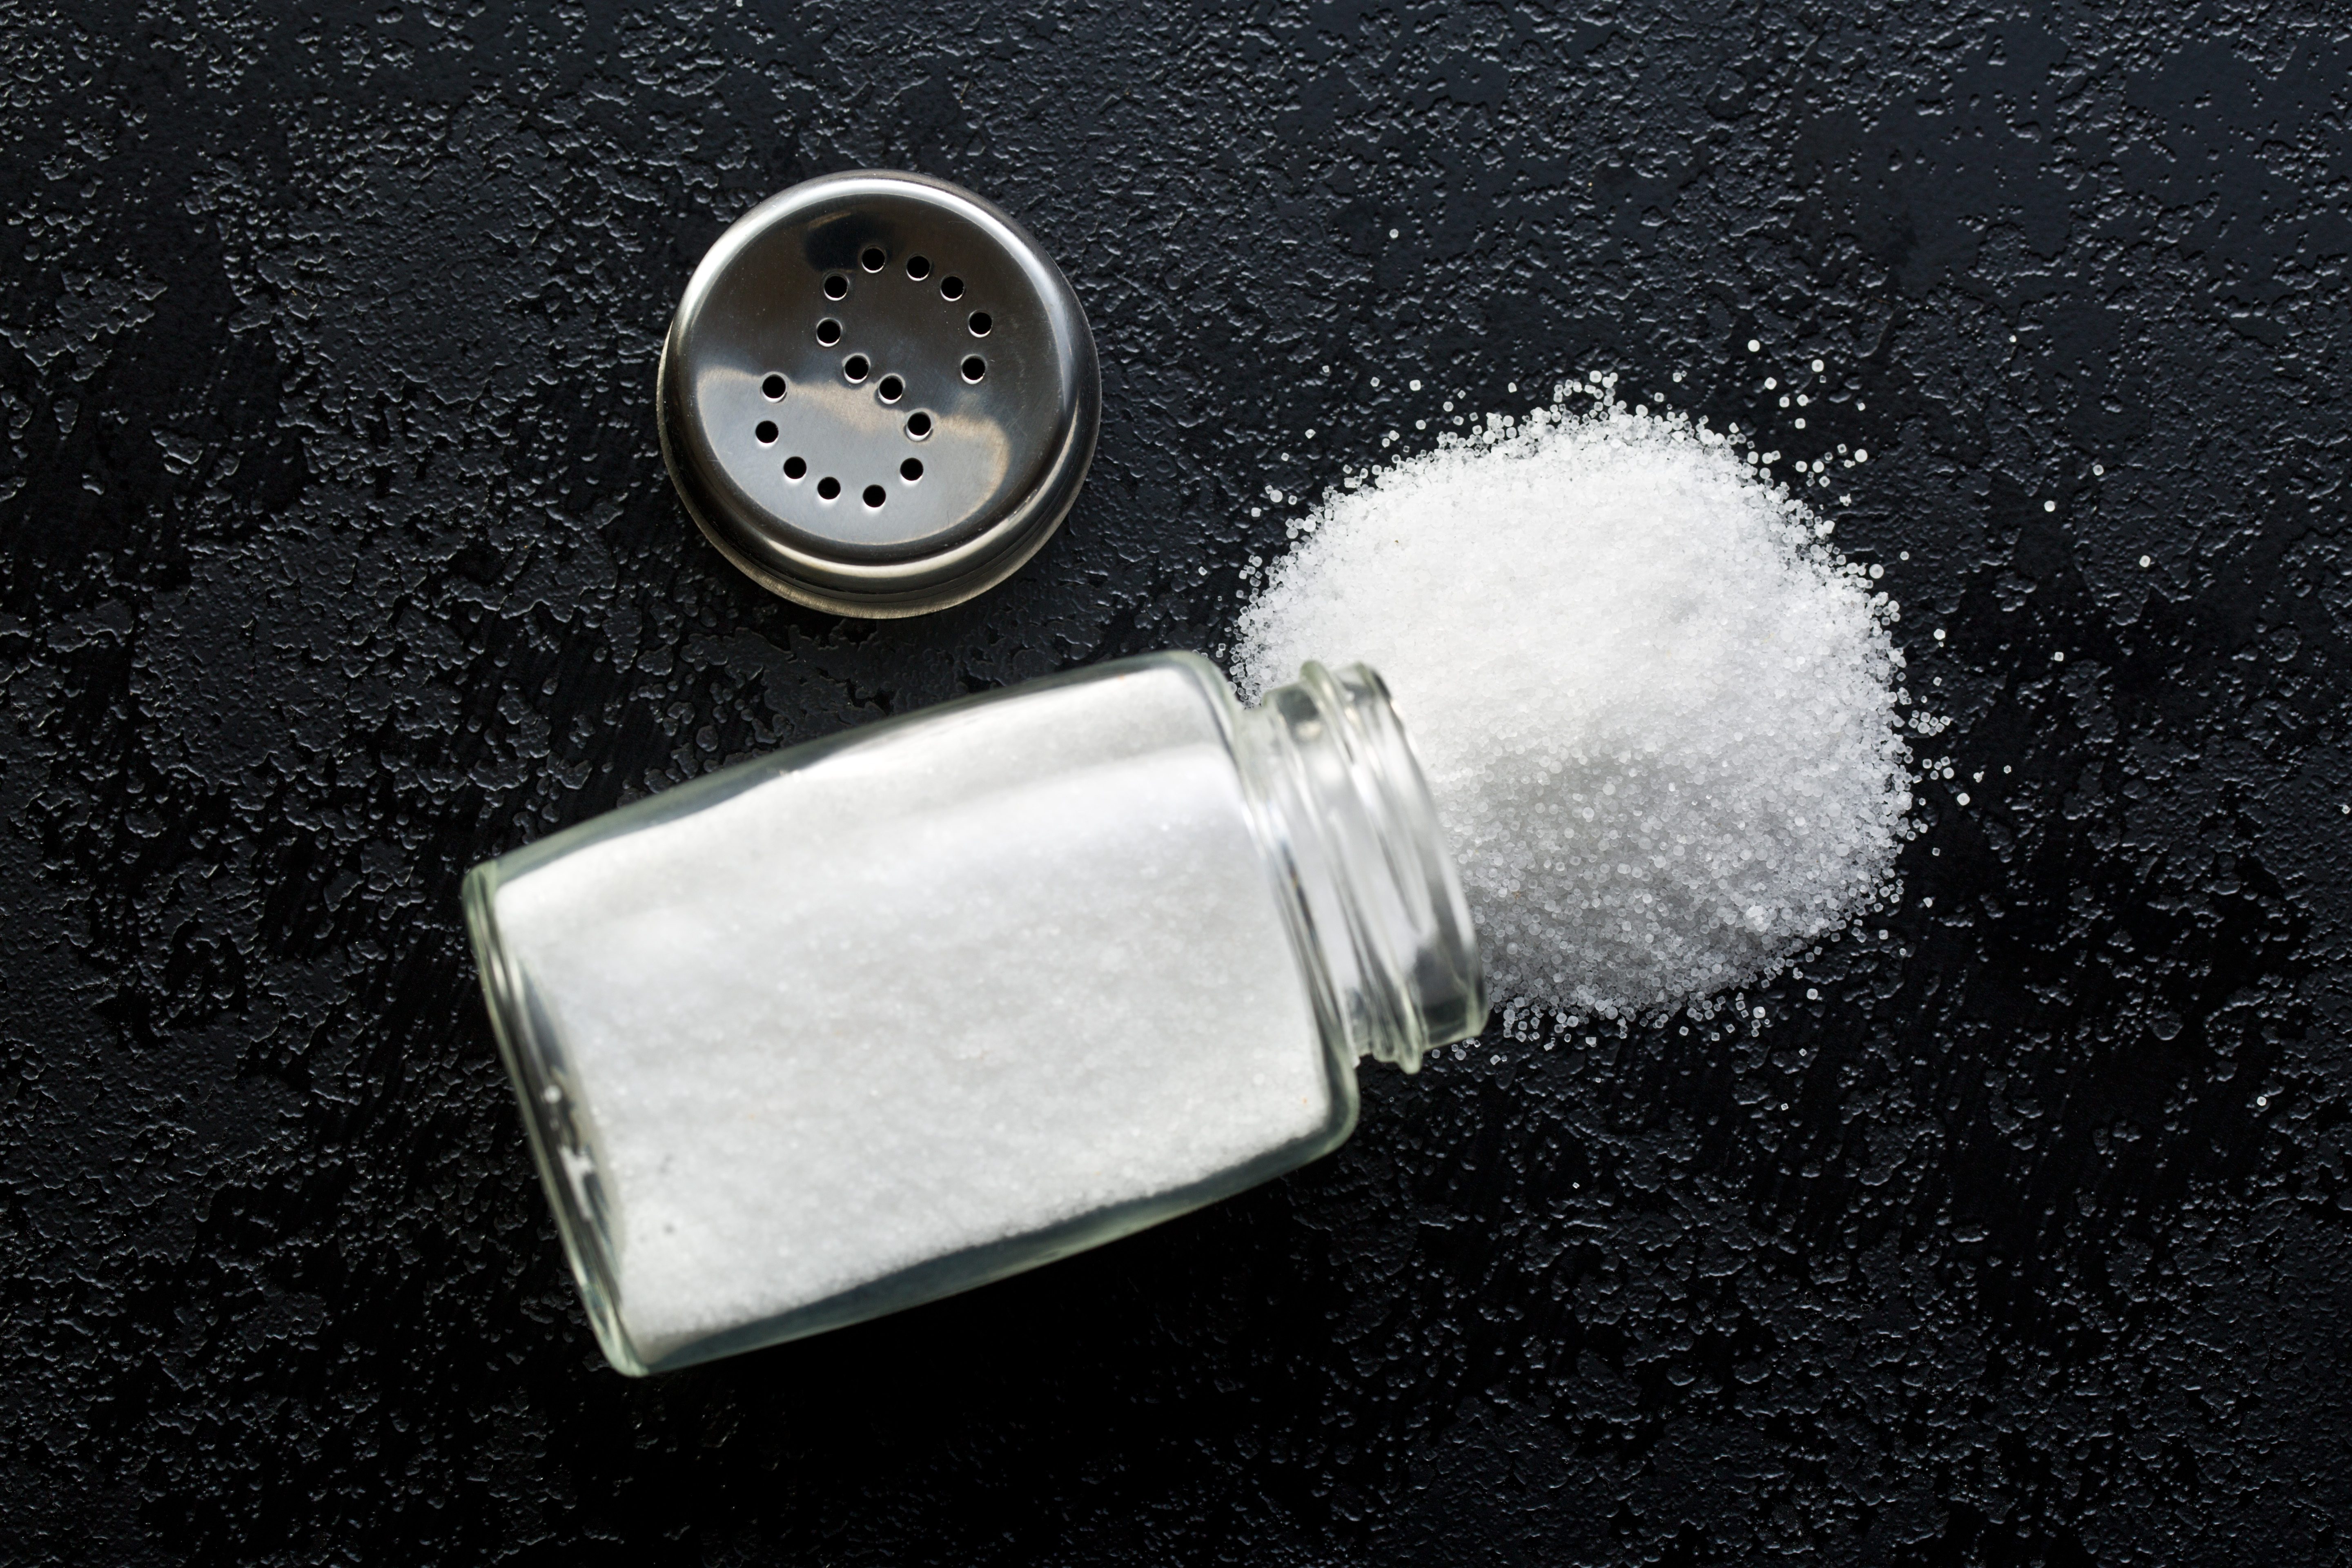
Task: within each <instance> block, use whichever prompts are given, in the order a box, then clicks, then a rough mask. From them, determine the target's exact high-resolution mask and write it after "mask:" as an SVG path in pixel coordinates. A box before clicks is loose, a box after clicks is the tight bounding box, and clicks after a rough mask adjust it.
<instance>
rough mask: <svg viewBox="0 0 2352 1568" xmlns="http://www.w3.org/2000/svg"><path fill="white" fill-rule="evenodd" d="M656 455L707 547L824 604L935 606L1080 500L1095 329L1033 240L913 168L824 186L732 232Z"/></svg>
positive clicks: (666, 352)
mask: <svg viewBox="0 0 2352 1568" xmlns="http://www.w3.org/2000/svg"><path fill="white" fill-rule="evenodd" d="M656 403H657V405H658V415H659V419H660V425H661V443H662V457H663V459H664V460H665V461H666V462H667V464H668V465H669V474H670V479H671V482H672V483H674V484H675V485H676V486H677V493H678V495H679V497H680V498H681V499H682V500H684V501H685V502H686V508H687V510H688V512H690V513H691V514H692V515H693V517H694V521H695V522H696V523H697V524H698V525H699V526H700V527H701V529H702V531H703V533H704V534H705V535H706V536H708V537H709V540H710V542H711V543H713V544H715V545H717V546H718V547H719V550H720V551H721V552H723V553H724V554H725V555H726V557H727V558H728V559H729V560H730V561H732V562H733V563H735V564H736V565H737V566H739V567H740V568H742V570H743V571H744V572H745V573H747V574H749V575H750V576H751V578H752V579H753V580H754V581H756V582H758V583H760V584H761V585H762V586H764V587H766V588H768V589H770V590H771V591H772V592H774V593H778V594H782V595H784V596H785V597H786V598H788V599H795V600H798V601H799V602H800V603H802V604H804V605H814V606H815V607H817V608H818V609H823V610H830V611H834V612H835V613H837V614H840V615H848V616H876V617H883V616H914V615H920V614H922V613H924V612H925V611H929V610H938V609H944V608H946V607H947V606H948V605H953V604H958V603H961V601H963V600H965V599H969V598H971V596H972V595H975V594H979V593H981V592H982V591H984V590H986V589H988V588H990V587H992V586H994V585H995V584H998V583H1000V582H1003V580H1004V579H1005V578H1006V577H1008V576H1010V575H1012V574H1013V572H1015V571H1017V570H1018V569H1019V568H1020V566H1021V563H1023V562H1024V561H1026V560H1028V559H1029V557H1030V556H1031V555H1033V554H1034V553H1035V552H1036V551H1037V548H1038V546H1040V545H1042V544H1043V543H1045V541H1046V540H1047V539H1048V538H1050V537H1051V536H1052V534H1053V532H1054V530H1055V528H1057V527H1059V526H1060V524H1061V521H1062V518H1063V516H1064V515H1065V514H1066V513H1067V512H1068V510H1070V503H1071V502H1072V501H1074V500H1076V499H1077V493H1078V486H1079V484H1080V482H1081V481H1083V480H1084V479H1085V478H1086V471H1087V462H1088V461H1089V460H1090V459H1091V458H1093V456H1094V447H1095V435H1096V432H1097V429H1098V428H1099V426H1100V425H1101V421H1102V384H1101V374H1100V372H1099V370H1098V369H1097V363H1096V360H1095V343H1094V334H1093V333H1092V332H1091V331H1088V330H1087V318H1086V312H1085V311H1084V310H1081V309H1080V308H1079V306H1078V300H1077V296H1076V294H1074V293H1072V292H1071V290H1070V286H1069V283H1068V282H1067V281H1066V279H1064V278H1063V277H1062V273H1061V269H1060V268H1056V267H1055V265H1054V263H1053V260H1052V258H1049V257H1047V256H1046V255H1045V252H1044V251H1043V250H1041V249H1039V248H1038V247H1037V243H1036V241H1034V240H1033V239H1032V238H1030V237H1029V236H1028V235H1027V234H1025V233H1024V232H1023V230H1022V228H1021V226H1019V225H1018V224H1016V223H1014V222H1013V220H1012V219H1011V218H1010V217H1007V216H1005V215H1004V214H1003V213H1002V212H999V211H998V210H997V209H996V208H995V207H993V206H992V205H989V204H988V203H987V202H984V201H982V200H981V199H980V198H979V197H978V196H975V195H972V194H971V192H969V191H965V190H961V189H960V188H958V187H957V186H954V185H951V184H948V183H947V182H945V181H944V180H934V179H931V178H929V177H928V176H926V175H922V174H894V173H887V172H865V173H859V174H828V175H826V176H824V178H822V179H815V180H810V181H807V182H805V183H804V184H798V185H794V186H793V188H792V189H790V190H788V191H785V192H783V193H782V194H781V195H774V196H771V197H769V198H768V200H766V201H764V202H762V203H761V204H760V205H758V206H756V207H754V208H752V209H751V211H750V212H749V213H747V214H745V215H744V216H742V217H741V218H740V220H738V221H737V222H736V223H735V224H734V226H732V227H730V228H729V229H728V231H727V232H726V233H725V234H723V235H721V236H719V243H717V244H716V245H714V246H712V247H710V252H709V255H707V256H705V257H704V258H702V263H701V265H700V266H698V267H697V268H695V270H694V277H693V278H692V279H691V280H689V281H688V284H687V286H686V294H685V297H684V298H683V299H681V300H679V301H678V307H677V315H676V316H675V317H673V318H672V319H671V321H670V329H669V336H668V338H667V341H666V342H664V343H663V345H662V360H661V377H660V384H659V387H658V390H657V392H656Z"/></svg>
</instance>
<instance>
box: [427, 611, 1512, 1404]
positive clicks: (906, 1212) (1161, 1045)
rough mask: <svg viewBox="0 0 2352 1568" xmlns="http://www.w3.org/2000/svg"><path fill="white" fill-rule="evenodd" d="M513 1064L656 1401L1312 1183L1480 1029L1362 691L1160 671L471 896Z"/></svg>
mask: <svg viewBox="0 0 2352 1568" xmlns="http://www.w3.org/2000/svg"><path fill="white" fill-rule="evenodd" d="M466 903H467V914H468V920H469V923H470V927H471V930H472V932H473V937H474V942H475V948H476V952H477V955H478V959H479V961H480V965H481V970H482V977H483V984H484V988H485V992H486V994H487V995H488V999H489V1004H490V1012H491V1016H492V1019H493V1021H494V1023H495V1025H496V1026H497V1031H498V1035H499V1045H500V1048H501V1050H502V1052H503V1053H504V1055H505V1057H506V1060H507V1065H508V1068H509V1071H510V1072H511V1073H512V1075H513V1077H514V1080H515V1084H516V1088H517V1090H518V1092H519V1093H520V1096H521V1098H522V1102H523V1110H524V1121H525V1123H526V1125H527V1126H528V1127H529V1129H530V1134H531V1141H532V1145H533V1149H534V1152H536V1154H537V1155H538V1158H539V1163H540V1170H541V1175H542V1177H543V1178H544V1179H545V1181H546V1184H547V1188H548V1192H549V1194H550V1197H551V1201H552V1203H553V1205H554V1207H555V1211H556V1215H557V1218H558V1222H559V1226H560V1228H561V1230H562V1235H563V1239H564V1244H565V1247H566V1250H567V1252H568V1253H569V1255H570V1257H571V1260H572V1268H573V1271H574V1274H575V1276H576V1277H577V1278H578V1279H579V1282H580V1287H581V1290H582V1293H583V1297H584V1298H585V1299H586V1301H587V1306H588V1310H589V1316H590V1318H591V1320H592V1321H593V1323H594V1325H595V1329H596V1332H597V1336H598V1338H599V1341H600V1342H602V1344H603V1346H604V1352H605V1354H606V1355H607V1357H608V1358H609V1359H610V1360H611V1361H612V1363H613V1364H614V1366H616V1367H618V1368H620V1369H621V1370H622V1371H624V1372H629V1373H642V1372H646V1371H653V1370H660V1369H666V1368H669V1367H675V1366H682V1365H686V1364H688V1363H693V1362H697V1361H702V1360H707V1359H709V1357H712V1356H716V1355H723V1354H726V1353H729V1352H733V1351H738V1350H744V1349H749V1348H751V1347H753V1346H755V1345H761V1344H768V1343H772V1342H777V1341H780V1340H786V1339H793V1338H797V1337H799V1336H801V1335H803V1334H809V1333H814V1332H817V1331H822V1330H824V1329H827V1328H832V1327H835V1326H837V1325H839V1324H842V1323H846V1322H851V1321H856V1320H859V1319H862V1318H867V1317H872V1316H875V1315H877V1314H879V1313H882V1312H887V1311H891V1310H896V1309H898V1308H900V1307H905V1306H909V1305H912V1304H914V1303H916V1302H918V1301H922V1300H929V1299H931V1298H934V1297H938V1296H941V1295H946V1294H949V1293H950V1292H952V1291H956V1290H960V1289H967V1288H969V1287H971V1286H973V1285H978V1284H981V1283H983V1282H985V1281H987V1280H990V1279H998V1278H1001V1277H1003V1276H1004V1275H1007V1274H1011V1273H1014V1272H1017V1271H1019V1270H1021V1269H1023V1268H1031V1267H1034V1265H1036V1264H1039V1263H1043V1262H1046V1261H1049V1260H1050V1259H1052V1258H1057V1257H1061V1256H1064V1255H1066V1254H1067V1253H1070V1252H1073V1251H1076V1250H1078V1249H1080V1248H1083V1247H1091V1246H1095V1245H1097V1244H1099V1243H1101V1242H1104V1241H1108V1240H1110V1239H1113V1238H1114V1237H1118V1236H1122V1235H1125V1234H1127V1233H1129V1232H1130V1231H1134V1230H1137V1229H1139V1228H1141V1227H1143V1226H1148V1225H1151V1224H1153V1223H1155V1222H1157V1221H1159V1220H1162V1219H1166V1218H1169V1217H1171V1216H1172V1215H1177V1214H1181V1213H1182V1212H1184V1211H1185V1210H1187V1209H1191V1208H1193V1207H1196V1206H1198V1205H1201V1204H1203V1203H1208V1202H1211V1201H1213V1200H1214V1199H1216V1198H1219V1197H1223V1196H1225V1195H1227V1194H1231V1193H1234V1192H1236V1191H1238V1190H1240V1189H1241V1188H1244V1187H1246V1186H1249V1185H1251V1184H1255V1183H1257V1182H1260V1181H1263V1180H1265V1179H1266V1178H1268V1177H1270V1176H1273V1175H1276V1174H1277V1173H1281V1172H1283V1171H1286V1170H1289V1169H1291V1168H1293V1167H1295V1166H1297V1165H1300V1164H1303V1163H1306V1162H1307V1161H1309V1160H1312V1159H1315V1158H1316V1157H1318V1155H1321V1154H1323V1153H1326V1152H1328V1151H1330V1150H1331V1149H1333V1148H1335V1147H1337V1146H1338V1145H1339V1143H1340V1142H1342V1141H1343V1140H1345V1139H1346V1137H1347V1136H1348V1134H1349V1131H1351V1130H1352V1129H1353V1126H1354V1123H1355V1115H1356V1085H1355V1066H1354V1064H1355V1062H1356V1060H1357V1058H1360V1057H1361V1056H1368V1055H1369V1056H1376V1057H1380V1058H1383V1059H1387V1060H1391V1061H1394V1062H1397V1063H1398V1064H1400V1065H1402V1066H1403V1067H1404V1068H1407V1069H1408V1070H1410V1069H1412V1068H1414V1067H1416V1066H1418V1064H1419V1061H1420V1058H1421V1053H1422V1052H1423V1051H1424V1050H1425V1049H1428V1048H1430V1047H1434V1046H1438V1045H1444V1044H1446V1043H1449V1042H1451V1041H1453V1040H1455V1039H1460V1038H1466V1037H1469V1036H1471V1035H1473V1034H1475V1033H1476V1031H1477V1030H1478V1028H1479V1027H1480V1026H1481V1025H1482V1024H1483V1022H1484V1019H1485V1012H1486V1005H1485V998H1484V994H1483V989H1482V985H1481V981H1480V976H1479V966H1478V959H1477V952H1476V947H1475V940H1474V938H1473V936H1472V933H1471V929H1470V923H1469V917H1468V913H1467V910H1466V909H1465V905H1464V903H1463V899H1462V893H1461V890H1460V887H1459V885H1458V883H1457V881H1456V879H1455V877H1454V870H1453V867H1452V864H1451V862H1450V860H1449V859H1448V858H1447V856H1446V854H1445V851H1444V846H1443V843H1442V841H1441V839H1440V837H1439V832H1438V828H1437V825H1436V821H1435V817H1434V815H1433V811H1432V809H1431V806H1430V804H1429V796H1428V792H1427V789H1426V787H1425V786H1424V784H1423V781H1422V778H1421V773H1420V770H1419V768H1418V766H1417V765H1416V764H1415V763H1414V761H1413V759H1412V752H1411V751H1410V749H1409V748H1408V746H1407V745H1406V743H1405V741H1404V736H1403V732H1402V729H1401V728H1400V727H1399V726H1398V724H1397V721H1396V718H1395V715H1394V714H1393V712H1392V711H1391V710H1390V708H1389V704H1388V700H1387V696H1386V693H1385V691H1384V690H1383V689H1382V688H1381V684H1380V681H1379V679H1378V678H1377V677H1375V676H1374V675H1372V673H1371V672H1370V670H1367V669H1365V668H1362V667H1361V666H1355V667H1350V668H1348V669H1345V670H1342V671H1340V672H1338V673H1337V674H1333V673H1330V672H1327V671H1325V670H1323V669H1322V668H1320V667H1318V666H1315V665H1309V666H1307V668H1306V669H1305V670H1303V671H1302V675H1301V679H1300V680H1299V682H1298V683H1297V684H1296V685H1293V686H1287V687H1282V688H1279V689H1276V690H1273V691H1270V692H1268V693H1267V695H1266V700H1265V703H1264V704H1263V705H1262V706H1261V707H1259V708H1257V709H1255V710H1243V709H1241V708H1240V707H1239V706H1238V705H1237V704H1236V703H1235V702H1234V699H1233V696H1232V693H1231V691H1230V689H1228V688H1227V686H1226V685H1225V682H1224V679H1223V677H1222V676H1221V675H1219V674H1218V673H1217V671H1216V669H1215V668H1214V667H1213V666H1212V665H1210V664H1208V663H1207V662H1206V661H1205V660H1202V659H1199V658H1193V657H1192V656H1190V655H1185V654H1157V655H1151V656H1149V657H1146V658H1139V659H1130V660H1126V661H1123V662H1120V663H1117V664H1110V665H1105V666H1100V667H1097V668H1094V669H1090V670H1086V671H1081V672H1078V673H1076V674H1073V675H1069V676H1064V677H1058V678H1055V679H1050V680H1045V681H1038V682H1034V683H1032V684H1030V685H1027V686H1024V687H1020V688H1017V689H1013V690H1010V691H1005V692H1000V693H992V694H990V695H987V696H984V697H980V698H974V699H969V700H964V701H961V702H956V703H950V704H949V705H947V706H945V707H941V708H938V709H933V710H929V711H926V712H923V713H918V714H915V715H911V716H909V717H908V718H905V719H900V720H893V721H887V722H884V723H880V724H876V725H873V726H871V727H869V728H866V729H864V730H860V731H854V732H852V733H850V734H847V735H844V736H840V737H837V738H835V739H833V740H828V741H823V742H814V743H812V744H809V745H804V746H800V747H796V748H793V749H792V750H789V751H785V752H779V753H777V754H775V755H773V756H771V757H767V758H763V759H761V760H759V761H756V762H752V763H744V764H741V765H740V766H738V767H735V768H730V769H728V770H726V771H725V772H723V773H718V774H715V775H713V776H712V777H710V778H709V779H705V780H702V781H700V782H698V783H697V784H691V785H688V786H686V787H685V788H682V789H678V790H674V791H671V792H669V793H667V794H665V795H660V796H658V797H656V798H655V799H652V800H648V801H645V802H641V803H639V804H637V805H633V806H629V807H626V808H625V809H623V810H620V811H616V812H614V813H612V814H610V815H608V816H604V817H601V818H599V819H597V820H595V821H593V822H590V823H587V824H584V825H583V826H579V827H575V828H572V829H571V830H569V831H567V832H565V833H562V834H559V835H557V836H556V837H552V838H551V839H548V840H546V841H545V842H543V843H541V844H538V845H534V846H532V847H530V848H527V849H524V850H520V851H518V852H517V853H515V854H512V855H509V856H507V857H504V858H501V859H499V860H497V861H493V862H491V863H489V864H487V865H484V866H481V867H478V868H476V869H475V871H474V872H473V874H472V875H471V876H470V877H469V878H468V879H467V887H466Z"/></svg>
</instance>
